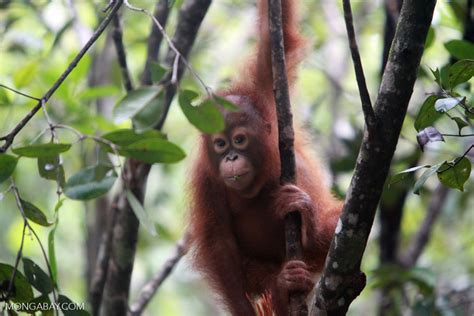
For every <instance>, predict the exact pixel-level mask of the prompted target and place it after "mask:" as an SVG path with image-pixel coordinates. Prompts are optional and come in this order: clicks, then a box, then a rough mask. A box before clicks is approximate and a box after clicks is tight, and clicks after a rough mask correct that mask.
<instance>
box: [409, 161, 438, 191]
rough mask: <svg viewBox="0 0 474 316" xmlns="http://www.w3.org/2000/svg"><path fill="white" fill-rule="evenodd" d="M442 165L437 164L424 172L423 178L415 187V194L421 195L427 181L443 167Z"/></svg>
mask: <svg viewBox="0 0 474 316" xmlns="http://www.w3.org/2000/svg"><path fill="white" fill-rule="evenodd" d="M441 165H442V163H439V164H436V165H434V166H432V167H431V168H429V169H428V170H426V171H425V172H423V174H422V175H421V177H419V178H418V180H416V182H415V184H414V185H413V193H415V194H420V189H421V188H422V187H423V185H424V184H425V182H426V180H428V178H429V177H431V176H432V175H433V174H434V173H435V172H436V171H438V169H439V168H440V167H441Z"/></svg>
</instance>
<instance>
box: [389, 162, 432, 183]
mask: <svg viewBox="0 0 474 316" xmlns="http://www.w3.org/2000/svg"><path fill="white" fill-rule="evenodd" d="M429 167H431V166H430V165H423V166H416V167H412V168H409V169H405V170H403V171H400V172H398V173H396V174H394V175H393V176H391V177H390V178H389V181H388V185H389V186H390V185H393V184H395V183H398V182H400V181H403V180H405V178H406V177H408V176H409V175H410V173H413V172H416V171H418V170H420V169H424V168H429Z"/></svg>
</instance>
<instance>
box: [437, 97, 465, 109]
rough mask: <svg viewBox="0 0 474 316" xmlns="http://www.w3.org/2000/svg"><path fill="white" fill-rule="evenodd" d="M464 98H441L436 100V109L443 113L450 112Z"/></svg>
mask: <svg viewBox="0 0 474 316" xmlns="http://www.w3.org/2000/svg"><path fill="white" fill-rule="evenodd" d="M462 100H463V99H461V98H453V97H447V98H441V99H438V100H436V101H435V109H436V111H438V112H441V113H444V112H448V111H449V110H452V109H453V108H455V107H456V106H457V105H458V104H459V103H461V102H462Z"/></svg>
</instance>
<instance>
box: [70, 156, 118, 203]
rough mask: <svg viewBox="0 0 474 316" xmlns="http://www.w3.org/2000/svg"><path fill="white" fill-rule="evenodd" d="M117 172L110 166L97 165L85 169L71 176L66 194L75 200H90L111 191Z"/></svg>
mask: <svg viewBox="0 0 474 316" xmlns="http://www.w3.org/2000/svg"><path fill="white" fill-rule="evenodd" d="M116 179H117V174H116V173H115V171H114V170H113V169H111V168H110V167H108V166H103V165H96V166H91V167H88V168H86V169H83V170H81V171H79V172H78V173H76V174H75V175H73V176H72V177H70V178H69V179H68V180H67V182H66V185H65V186H64V194H65V195H66V196H67V197H68V198H70V199H73V200H90V199H95V198H98V197H99V196H101V195H104V194H106V193H107V192H109V190H110V188H112V186H113V185H114V183H115V180H116Z"/></svg>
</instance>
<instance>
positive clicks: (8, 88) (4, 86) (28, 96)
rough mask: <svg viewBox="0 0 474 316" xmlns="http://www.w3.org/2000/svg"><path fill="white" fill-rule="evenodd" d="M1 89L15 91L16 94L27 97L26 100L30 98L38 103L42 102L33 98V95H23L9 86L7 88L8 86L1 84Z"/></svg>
mask: <svg viewBox="0 0 474 316" xmlns="http://www.w3.org/2000/svg"><path fill="white" fill-rule="evenodd" d="M0 87H2V88H5V89H7V90H10V91H13V92H15V93H16V94H19V95H22V96H24V97H26V98H29V99H32V100H36V101H40V100H41V99H40V98H37V97H33V96H31V95H28V94H26V93H23V92H21V91H18V90H16V89H13V88H10V87H9V86H6V85H4V84H1V83H0Z"/></svg>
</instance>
